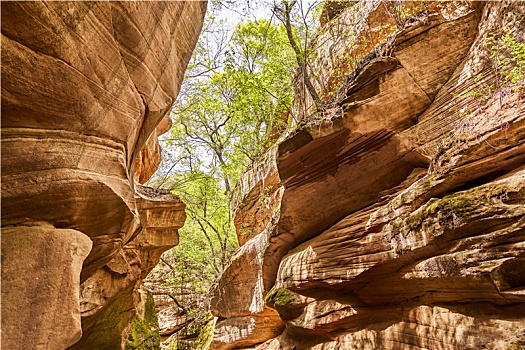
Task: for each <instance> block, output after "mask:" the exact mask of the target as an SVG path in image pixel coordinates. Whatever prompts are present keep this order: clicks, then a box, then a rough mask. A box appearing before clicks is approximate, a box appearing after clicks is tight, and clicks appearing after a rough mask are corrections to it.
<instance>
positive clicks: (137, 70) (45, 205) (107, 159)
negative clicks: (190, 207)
mask: <svg viewBox="0 0 525 350" xmlns="http://www.w3.org/2000/svg"><path fill="white" fill-rule="evenodd" d="M1 6H2V30H1V32H2V36H1V40H2V140H1V142H2V226H3V227H6V226H10V229H9V230H15V231H19V235H20V237H24V232H25V231H26V228H25V227H26V226H27V225H33V224H31V223H34V222H43V223H45V224H46V225H50V226H51V227H54V228H56V229H57V230H61V229H67V230H72V231H73V230H74V231H75V232H81V233H82V234H83V235H85V236H86V237H88V238H89V239H90V241H91V242H92V249H91V251H90V252H89V255H88V256H87V258H86V260H85V261H84V263H83V266H82V270H81V282H83V284H82V288H81V289H82V296H81V299H82V301H81V306H82V312H83V316H85V317H84V318H83V319H82V327H83V329H84V337H83V340H82V341H81V343H79V345H76V347H77V348H97V349H104V348H107V349H116V348H119V347H120V342H121V339H120V334H121V333H120V332H121V330H122V329H125V328H126V327H127V324H126V322H127V319H128V318H130V317H131V316H132V315H131V316H129V317H127V316H126V317H122V319H118V320H117V319H116V318H115V317H113V318H111V317H108V318H107V319H108V323H107V324H103V325H102V326H101V327H102V328H104V329H106V330H107V333H108V334H110V338H111V340H108V343H101V344H99V345H96V346H95V345H93V344H90V342H91V340H90V339H94V338H97V337H99V336H100V340H101V341H102V339H104V336H106V335H108V334H105V335H104V336H101V334H99V333H97V332H98V331H96V330H95V328H93V327H92V326H93V324H98V323H100V317H102V316H104V315H106V316H107V315H108V313H109V314H111V312H112V310H125V311H126V312H128V313H130V314H133V311H132V310H130V307H132V306H130V305H132V303H131V301H132V299H133V294H134V289H135V287H136V285H137V284H138V283H139V281H140V278H142V277H144V275H145V274H146V273H147V272H148V270H149V269H150V268H151V266H152V265H154V264H155V259H158V256H159V255H160V252H159V251H161V250H164V249H167V247H171V246H173V245H174V244H176V243H177V237H176V230H177V228H178V227H180V226H181V225H182V223H183V221H184V215H183V210H184V206H183V205H182V204H181V203H180V201H179V200H178V199H177V198H173V197H171V198H168V199H162V200H160V201H159V198H156V196H155V195H153V197H151V196H149V197H148V196H146V197H144V196H143V194H139V195H137V197H136V195H135V184H134V183H135V181H134V178H135V179H136V180H137V181H138V182H143V181H145V180H146V179H147V178H148V177H149V175H151V173H152V172H153V171H154V168H155V166H156V165H155V164H156V163H157V162H158V160H156V159H157V158H156V157H158V155H156V153H155V152H157V153H158V144H157V143H156V142H157V141H156V136H157V135H158V134H159V133H160V132H162V131H165V130H166V128H167V127H168V125H169V122H168V121H166V120H165V121H164V122H163V124H166V125H161V126H159V127H157V124H159V122H161V120H162V119H163V118H164V117H165V115H166V114H167V112H169V110H170V109H171V106H172V104H173V101H174V99H175V97H176V96H177V94H178V90H179V87H180V83H181V80H182V77H183V73H184V70H185V68H186V65H187V63H188V60H189V58H190V55H191V52H192V50H193V48H194V45H195V43H196V40H197V37H198V35H199V33H200V30H201V26H202V21H203V16H204V12H205V9H206V2H143V3H140V2H2V5H1ZM155 130H157V132H156V133H155ZM155 149H157V151H155ZM162 195H165V194H161V196H162ZM155 205H159V207H157V208H159V210H157V209H155ZM137 235H138V237H137ZM2 237H4V233H2ZM137 238H138V240H137ZM66 246H67V245H66ZM123 247H125V249H124V250H123V249H122V248H123ZM6 249H7V248H6ZM13 249H14V248H13ZM35 249H36V252H38V251H40V250H43V248H41V247H38V246H37V247H36V248H35ZM10 254H12V252H9V251H7V252H6V253H5V255H4V249H3V252H2V259H4V256H5V257H6V258H5V259H9V258H8V257H9V256H11V255H10ZM28 254H29V253H28ZM57 254H58V253H57ZM57 254H55V255H54V259H55V260H56V261H55V262H54V263H57V264H60V263H63V265H64V266H69V265H71V264H72V263H71V262H70V258H69V254H65V253H64V255H63V256H58V255H57ZM35 255H36V256H38V254H35ZM79 256H81V254H79ZM19 258H20V259H21V262H23V261H24V259H28V261H29V260H31V259H34V258H35V256H27V257H24V256H20V257H19ZM42 259H43V258H42ZM75 261H76V260H75ZM39 266H40V269H44V270H45V269H47V265H46V264H44V263H43V262H42V263H41V264H39ZM72 266H73V265H72ZM72 268H73V267H72ZM77 270H78V269H77V267H76V265H75V271H77ZM9 271H11V270H8V271H7V272H5V273H4V271H3V272H2V280H3V281H4V278H5V281H13V283H16V282H15V280H14V279H11V278H10V276H7V275H5V274H7V273H9ZM78 271H79V272H80V270H78ZM17 272H18V273H20V274H26V275H28V274H31V273H35V272H34V271H31V270H30V265H29V264H28V265H24V264H23V263H21V264H20V265H19V270H18V271H17ZM57 275H61V274H57ZM46 276H48V278H49V279H50V281H49V283H52V279H53V278H55V277H51V276H50V275H46ZM64 276H67V274H66V275H64ZM70 283H71V284H77V285H76V287H75V288H77V289H78V281H76V280H74V279H72V280H71V281H70ZM4 288H6V289H7V290H14V289H16V286H12V285H8V284H4V283H3V290H4ZM77 289H73V288H65V289H63V290H62V291H61V292H60V298H62V299H64V300H70V299H71V300H72V298H73V296H72V294H71V293H75V294H74V296H75V298H78V291H77ZM27 293H28V294H27V295H23V294H21V296H20V297H19V298H15V299H14V300H13V302H14V304H13V305H11V306H10V308H11V307H12V310H24V304H23V303H24V302H27V300H28V299H30V298H31V295H32V294H31V292H30V291H28V292H27ZM123 293H124V294H125V295H126V296H124V294H123ZM51 294H52V291H51V290H48V289H43V290H42V291H41V295H40V296H39V298H41V299H42V303H41V305H42V306H41V309H42V310H45V309H46V308H47V307H49V308H51V309H52V310H53V312H55V314H56V315H57V317H58V315H61V314H62V313H63V311H64V308H65V307H66V306H65V305H66V304H67V305H69V304H70V303H69V302H68V303H66V304H54V306H52V305H51V304H49V305H47V304H46V303H52V300H53V298H54V297H53V296H52V295H51ZM117 295H122V297H117ZM46 298H49V300H48V301H45V299H46ZM39 305H40V304H39ZM67 307H68V308H69V306H67ZM79 309H80V307H79V306H78V305H77V307H76V308H71V309H70V310H69V312H71V313H72V315H73V316H74V317H72V320H71V321H67V322H66V321H65V319H64V321H63V322H64V327H63V329H64V332H65V333H64V335H63V336H64V339H62V340H60V341H59V340H58V338H57V339H55V341H56V343H54V344H53V345H52V346H51V345H49V347H46V346H47V345H43V346H44V347H45V348H57V349H59V348H62V349H63V348H66V347H68V346H69V345H71V344H73V343H75V342H76V341H77V340H78V339H79V336H80V334H81V333H80V327H79V324H78V322H77V321H78V317H79V316H80V315H79ZM10 310H11V309H10ZM38 310H40V306H39V307H38V308H37V309H32V310H30V312H31V313H32V315H33V316H32V317H28V318H27V319H28V320H29V321H30V322H28V323H26V324H24V325H23V327H21V328H19V329H17V335H16V337H18V339H19V340H20V339H24V341H25V339H29V338H33V337H35V333H34V329H35V327H37V325H38V324H41V323H42V322H44V320H45V318H46V317H47V316H45V314H44V313H42V316H39V315H40V313H39V312H38ZM46 310H47V309H46ZM5 312H7V309H6V308H4V304H3V307H2V314H3V315H2V316H3V318H2V329H3V330H4V329H6V330H9V329H12V327H11V325H10V324H8V323H7V322H9V323H10V321H9V320H11V318H9V315H8V314H6V313H5ZM64 317H65V316H64ZM68 317H70V318H71V316H68ZM112 322H113V323H112ZM120 322H121V323H122V324H121V323H120ZM66 323H67V327H66ZM56 324H57V325H59V324H63V323H62V320H61V319H59V318H57V319H56ZM124 333H125V332H124ZM14 337H15V336H14V335H13V334H11V333H10V332H8V331H4V332H3V333H2V341H3V343H4V340H5V339H10V342H9V343H4V344H3V345H5V346H6V347H7V348H10V349H17V348H22V347H24V345H23V343H22V342H21V341H16V340H14V339H15V338H14ZM11 340H12V341H11ZM34 342H35V343H38V344H48V343H46V342H45V340H43V339H40V338H38V339H34Z"/></svg>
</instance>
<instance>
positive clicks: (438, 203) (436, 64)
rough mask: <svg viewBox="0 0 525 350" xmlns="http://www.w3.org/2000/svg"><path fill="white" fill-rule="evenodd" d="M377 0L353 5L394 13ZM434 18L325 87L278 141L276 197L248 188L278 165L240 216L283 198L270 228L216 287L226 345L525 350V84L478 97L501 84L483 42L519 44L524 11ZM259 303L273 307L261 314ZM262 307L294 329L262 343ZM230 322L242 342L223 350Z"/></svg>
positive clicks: (511, 5) (452, 10)
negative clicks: (515, 349)
mask: <svg viewBox="0 0 525 350" xmlns="http://www.w3.org/2000/svg"><path fill="white" fill-rule="evenodd" d="M360 4H362V5H360ZM376 4H379V5H377V7H375V8H374V2H366V3H364V2H358V3H357V4H356V5H354V6H349V7H348V8H347V9H346V10H345V11H357V13H361V14H362V13H365V14H366V16H368V19H367V20H368V21H369V23H370V22H374V21H376V23H377V18H381V17H374V16H378V13H380V12H382V11H384V9H383V8H381V6H382V5H381V4H380V2H376ZM360 6H361V7H360ZM406 6H411V5H410V4H408V5H406ZM427 10H432V9H427ZM434 10H435V11H433V12H432V11H429V12H426V13H424V16H423V14H422V13H418V14H416V16H415V17H414V18H412V19H411V20H409V21H408V22H407V24H406V25H405V26H404V28H403V29H402V30H400V31H398V32H397V34H396V35H395V37H394V38H393V39H390V40H389V41H387V42H386V44H385V45H387V49H382V50H383V51H381V52H380V53H377V51H376V54H375V55H374V57H370V60H369V61H367V63H366V64H362V65H358V66H357V70H356V71H355V72H353V73H352V74H350V75H349V76H348V80H347V81H346V83H345V85H344V88H342V89H340V90H339V91H337V92H336V93H333V94H332V93H328V92H327V93H326V95H327V96H328V97H329V98H330V100H328V101H327V107H328V108H327V109H326V110H325V112H324V114H323V115H321V116H320V117H319V115H317V116H316V118H317V119H314V120H310V121H309V123H305V124H306V126H305V127H304V128H302V129H300V130H299V131H298V132H297V133H295V134H294V135H291V136H290V137H288V138H287V139H286V140H284V141H283V142H281V143H280V144H279V146H278V150H277V152H276V154H275V155H273V156H271V157H269V159H270V163H269V164H266V167H264V168H261V169H272V167H276V168H277V175H278V179H273V180H271V183H272V184H276V185H275V186H274V188H275V190H274V192H272V193H270V194H268V193H265V192H264V191H261V185H260V184H261V183H262V181H261V180H259V179H257V180H256V181H255V180H252V179H256V177H255V176H254V175H253V174H254V173H256V174H264V176H265V179H267V181H270V179H271V178H272V177H275V176H276V175H273V174H275V172H272V171H270V170H268V171H266V172H261V171H256V170H252V171H251V172H249V173H248V176H249V178H248V179H247V180H246V183H247V184H252V185H251V187H250V186H244V188H243V189H242V193H243V195H241V196H240V197H241V198H244V200H245V201H246V203H247V205H245V206H244V207H243V205H242V204H241V205H237V207H238V208H240V209H239V210H240V211H242V210H243V209H244V208H246V209H247V210H248V211H247V212H248V213H249V214H251V213H253V212H254V211H253V209H251V208H254V207H256V206H254V205H253V204H252V203H264V199H265V198H272V196H274V194H275V193H277V191H279V196H278V197H276V196H274V197H273V198H279V199H278V200H276V201H272V202H271V203H272V207H271V210H269V212H271V213H272V215H262V216H260V218H264V219H262V220H261V221H259V222H257V223H256V224H254V223H251V222H250V221H248V225H246V226H247V227H250V228H254V229H255V228H259V229H260V228H261V227H265V229H264V230H261V233H256V232H251V233H248V234H246V233H244V235H243V236H246V237H252V238H251V239H250V240H248V241H246V242H243V241H242V240H241V239H240V242H241V243H244V245H243V246H242V247H241V248H240V250H239V251H238V252H237V254H236V255H235V256H234V259H233V260H232V262H231V264H230V266H229V267H228V269H227V270H226V271H225V272H224V274H223V277H222V279H221V281H219V283H218V286H217V289H216V291H215V299H214V300H213V302H212V310H213V312H214V314H215V315H216V316H218V317H220V318H219V321H218V322H217V326H216V334H215V337H214V342H215V343H216V344H218V346H217V348H221V349H227V348H230V347H235V346H237V347H241V348H242V347H249V346H257V347H258V348H260V349H273V348H279V347H281V348H284V349H311V348H315V349H427V348H430V349H437V348H443V349H481V348H486V349H507V348H509V347H512V346H523V345H524V344H525V333H524V332H525V329H524V327H523V324H524V322H525V314H524V312H523V311H524V306H523V305H524V301H525V299H524V298H525V296H524V294H523V288H525V280H524V279H523V275H522V274H521V273H519V272H518V271H522V270H524V269H525V260H524V257H525V249H524V248H525V246H524V242H525V222H524V221H523V220H524V219H523V218H524V214H525V212H524V208H525V206H524V204H525V199H524V198H525V188H524V185H525V183H524V176H525V108H524V107H523V105H524V103H523V98H524V97H523V90H520V88H519V86H520V85H518V88H516V86H513V85H512V84H510V83H507V84H508V85H507V86H501V89H500V90H495V91H494V90H493V91H492V92H489V93H485V94H484V95H483V97H482V98H480V94H482V93H481V91H486V89H485V90H484V88H486V87H487V86H488V85H490V84H496V83H499V84H501V82H502V79H503V78H502V77H501V76H500V75H498V72H497V71H494V68H493V62H492V61H491V60H490V57H491V54H492V53H491V51H490V50H491V49H490V47H489V46H488V45H486V43H487V40H488V38H490V39H491V40H498V38H500V37H501V35H503V34H502V32H501V31H500V30H499V28H505V33H510V34H511V35H514V37H515V38H517V40H518V41H520V42H523V37H522V35H523V30H524V23H525V21H524V18H525V7H524V6H523V5H522V4H520V3H516V2H498V3H495V2H492V3H487V4H482V3H467V2H461V3H460V2H449V3H446V4H445V6H444V7H441V8H439V9H434ZM367 11H368V12H367ZM340 16H345V14H344V12H343V13H342V14H341V15H340ZM366 16H365V17H364V18H365V19H366ZM329 25H330V22H328V23H326V24H325V26H329ZM358 29H359V28H358ZM323 52H324V54H326V53H327V52H329V51H328V50H325V51H323ZM324 68H325V69H330V67H328V68H327V67H324ZM321 76H323V77H324V79H325V80H327V81H328V80H330V79H331V78H329V76H330V71H328V72H323V73H322V74H321ZM518 84H523V82H521V83H518ZM521 89H523V88H521ZM473 92H477V94H476V93H473ZM494 92H496V93H494ZM330 96H331V97H330ZM328 97H327V98H328ZM273 152H275V151H273ZM257 192H259V193H261V195H259V197H257ZM239 217H242V215H239ZM245 217H248V218H249V217H251V218H253V216H251V215H245ZM252 220H253V219H252ZM239 226H240V227H241V226H242V223H241V224H240V225H239ZM253 252H257V254H255V255H254V254H253ZM241 266H245V267H246V266H247V268H244V269H243V268H241ZM243 289H244V290H245V291H246V294H239V293H242V290H243ZM262 298H264V300H265V303H266V306H264V307H262V306H259V307H257V308H256V309H255V310H254V311H251V310H250V307H251V306H252V305H254V304H253V302H254V301H257V300H261V299H262ZM256 304H257V303H256ZM257 305H259V304H257ZM267 307H270V308H272V309H275V310H277V311H278V313H279V315H280V319H279V320H275V321H274V325H278V324H279V323H280V322H284V325H285V330H284V332H283V333H282V335H280V336H279V337H273V339H272V338H267V337H268V336H267V335H266V328H267V326H266V325H265V327H264V328H263V327H261V328H260V332H259V328H258V327H257V323H254V324H253V327H252V329H251V330H250V332H243V329H244V328H246V325H245V323H241V322H240V321H241V318H242V319H243V320H244V319H245V318H246V317H249V316H250V315H252V316H258V315H259V314H262V313H263V310H264V309H265V308H267ZM213 308H215V309H213ZM247 311H250V314H249V315H248V314H247ZM264 312H266V311H264ZM222 318H225V319H224V320H223V319H222ZM236 319H238V321H237V322H236V321H235V320H236ZM267 320H268V321H271V320H272V317H268V318H267ZM221 325H224V327H229V328H230V329H232V330H237V332H233V331H232V334H236V336H231V337H230V338H229V339H227V340H228V342H225V337H224V336H223V335H222V333H223V332H222V331H221ZM256 334H258V335H259V337H256V336H255V335H256ZM263 334H264V335H263ZM263 338H267V339H263ZM255 339H256V340H255ZM262 339H263V340H262ZM221 342H222V343H221ZM257 344H258V345H257ZM219 345H220V346H219Z"/></svg>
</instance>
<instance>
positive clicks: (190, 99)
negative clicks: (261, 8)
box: [149, 13, 295, 293]
mask: <svg viewBox="0 0 525 350" xmlns="http://www.w3.org/2000/svg"><path fill="white" fill-rule="evenodd" d="M226 28H227V25H225V23H224V20H220V19H218V18H217V17H216V16H214V14H213V13H212V14H209V15H208V17H207V19H206V22H205V27H204V30H203V33H202V35H201V38H200V40H199V42H198V44H197V47H196V49H195V51H194V54H193V57H192V60H191V61H190V64H189V66H188V70H187V72H186V78H185V80H184V82H183V85H182V87H181V93H180V95H179V98H178V101H177V102H176V103H175V105H174V108H173V110H172V113H171V118H172V119H173V127H172V129H171V131H170V133H169V134H168V136H167V137H165V138H164V139H163V140H162V143H163V144H162V146H163V158H164V162H163V164H162V165H161V168H160V170H159V171H158V172H157V174H156V175H155V176H154V178H153V179H152V180H151V181H150V182H149V185H150V186H154V187H163V188H169V189H171V190H172V191H173V192H174V193H175V194H177V195H179V196H180V197H181V198H182V200H183V201H184V202H185V203H186V205H187V210H186V211H187V214H188V218H187V220H186V224H185V225H184V227H183V228H182V229H181V230H180V236H181V237H180V245H179V246H177V247H176V248H175V249H173V250H172V251H171V252H170V253H168V255H167V259H169V260H170V261H169V262H168V261H166V262H167V263H169V264H170V265H171V266H172V268H173V269H174V270H176V271H175V272H174V274H173V276H174V278H173V282H174V283H189V284H191V285H192V286H193V287H194V288H195V289H196V290H198V291H200V292H201V293H205V292H206V291H207V289H208V288H209V287H210V285H211V283H212V282H213V280H214V278H215V277H216V276H217V275H218V274H220V273H221V272H222V270H223V269H224V268H225V266H226V263H227V261H228V258H229V257H230V256H231V254H232V253H233V251H234V250H235V249H236V248H237V246H238V243H237V238H236V235H235V228H234V226H233V221H232V218H231V210H230V204H229V202H230V198H231V195H232V192H233V190H234V187H235V182H236V180H237V179H238V178H239V177H240V175H241V173H242V171H243V170H244V169H245V168H246V166H247V165H248V164H249V163H250V162H251V161H253V160H255V159H256V158H257V157H259V156H260V155H261V154H262V152H264V151H265V149H266V148H267V147H268V146H269V145H270V143H271V140H272V138H273V137H274V135H275V134H276V133H277V132H278V131H279V130H280V128H282V127H284V126H285V124H286V121H287V113H288V112H289V110H290V108H291V104H292V98H293V88H292V77H293V69H294V64H295V56H294V52H293V50H292V49H291V47H290V46H289V45H288V44H287V32H286V29H285V27H284V26H283V25H280V24H274V23H272V22H271V21H269V20H266V19H259V20H250V21H246V22H243V23H240V24H238V25H237V26H236V27H235V29H234V30H233V31H232V32H229V31H228V30H227V29H226Z"/></svg>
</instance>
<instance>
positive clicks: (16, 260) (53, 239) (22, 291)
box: [1, 223, 92, 350]
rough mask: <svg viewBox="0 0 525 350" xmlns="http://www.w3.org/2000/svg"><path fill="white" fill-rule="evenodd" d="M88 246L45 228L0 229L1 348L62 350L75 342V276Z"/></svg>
mask: <svg viewBox="0 0 525 350" xmlns="http://www.w3.org/2000/svg"><path fill="white" fill-rule="evenodd" d="M91 246H92V242H91V240H90V239H89V237H87V236H86V235H84V234H83V233H82V232H79V231H75V230H69V229H56V228H54V227H53V226H51V225H49V224H42V223H35V224H34V226H16V227H3V228H2V247H1V249H2V261H1V263H2V340H1V341H2V347H3V348H4V349H42V350H44V349H65V348H67V347H68V346H70V345H72V344H74V343H75V342H76V341H78V340H79V339H80V337H81V335H82V329H81V327H80V306H79V294H80V290H79V289H80V288H79V286H80V271H81V269H82V263H83V262H84V259H85V258H86V256H87V255H88V254H89V252H90V251H91ZM43 267H44V268H43Z"/></svg>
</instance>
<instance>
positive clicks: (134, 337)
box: [125, 292, 160, 350]
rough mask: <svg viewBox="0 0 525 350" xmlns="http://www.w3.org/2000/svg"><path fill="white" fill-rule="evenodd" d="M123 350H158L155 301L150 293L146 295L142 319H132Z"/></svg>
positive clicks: (158, 337) (138, 317)
mask: <svg viewBox="0 0 525 350" xmlns="http://www.w3.org/2000/svg"><path fill="white" fill-rule="evenodd" d="M125 349H126V350H135V349H136V350H151V349H160V334H159V322H158V319H157V314H156V313H155V300H154V299H153V295H152V294H151V292H147V294H146V302H145V304H144V315H143V317H141V316H140V315H138V316H136V317H135V319H133V322H132V324H131V329H130V333H129V337H128V342H127V343H126V346H125Z"/></svg>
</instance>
